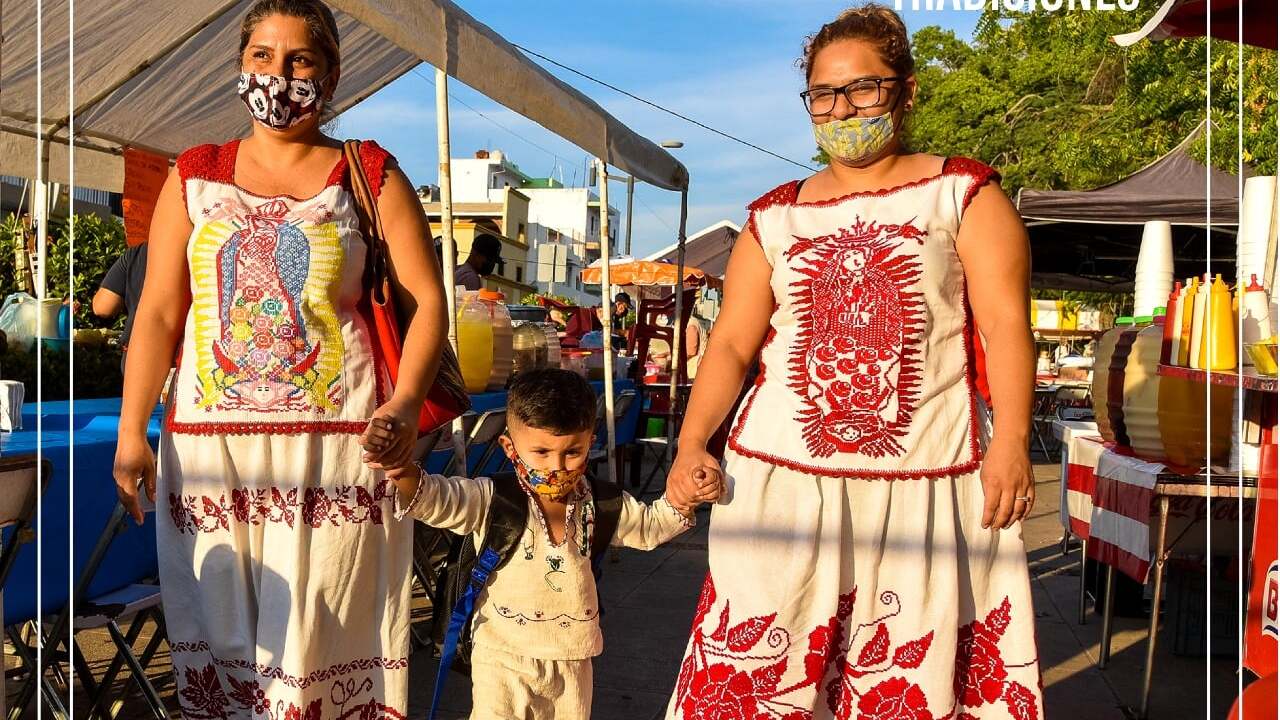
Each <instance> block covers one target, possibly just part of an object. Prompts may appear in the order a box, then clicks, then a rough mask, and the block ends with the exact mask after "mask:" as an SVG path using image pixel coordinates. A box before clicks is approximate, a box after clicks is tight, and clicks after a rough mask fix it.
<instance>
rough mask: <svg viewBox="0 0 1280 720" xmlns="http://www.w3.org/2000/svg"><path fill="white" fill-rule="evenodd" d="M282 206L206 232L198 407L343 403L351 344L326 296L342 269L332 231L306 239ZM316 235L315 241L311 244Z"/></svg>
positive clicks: (196, 255) (197, 301)
mask: <svg viewBox="0 0 1280 720" xmlns="http://www.w3.org/2000/svg"><path fill="white" fill-rule="evenodd" d="M287 213H288V207H287V206H286V205H285V203H284V202H283V201H282V200H280V199H275V200H271V201H269V202H266V203H263V204H261V205H259V206H257V207H256V208H254V209H252V210H250V211H248V212H247V213H245V214H244V215H243V216H242V217H232V218H229V221H228V222H213V223H209V224H208V225H205V226H204V232H202V233H200V236H199V237H198V238H197V239H196V241H195V243H194V246H193V250H192V258H191V259H192V263H191V267H192V272H193V275H194V276H195V280H196V286H197V287H198V288H200V290H201V291H202V292H199V293H198V296H197V297H194V298H193V304H194V305H195V306H196V307H197V308H198V309H199V310H200V311H201V319H202V320H203V319H204V318H207V317H209V316H215V317H216V318H217V321H216V323H208V322H201V323H200V324H199V325H198V326H197V330H196V353H197V382H198V385H199V387H198V389H197V398H198V402H197V405H198V407H200V408H203V409H205V410H234V411H244V412H281V411H292V412H312V413H317V414H320V413H325V412H331V411H334V410H336V409H337V408H338V406H339V405H341V403H342V400H343V398H342V385H341V383H340V382H339V380H340V379H341V371H342V357H343V344H342V333H341V332H340V330H339V327H338V319H337V317H336V315H335V314H334V311H333V307H332V303H331V302H330V301H329V298H328V293H327V291H326V289H327V288H328V287H329V286H330V284H331V281H332V280H333V278H334V277H336V275H337V273H338V271H339V269H340V268H341V267H342V264H343V250H342V245H341V243H340V242H339V241H338V233H337V231H336V228H334V227H333V225H332V224H328V225H317V226H312V227H309V228H307V230H309V231H310V232H309V233H308V232H304V230H303V228H301V227H300V224H299V222H298V221H297V220H296V219H295V220H292V221H291V219H289V218H287V217H286V215H287ZM308 235H310V237H308Z"/></svg>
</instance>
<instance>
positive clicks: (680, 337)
mask: <svg viewBox="0 0 1280 720" xmlns="http://www.w3.org/2000/svg"><path fill="white" fill-rule="evenodd" d="M688 219H689V190H688V188H685V189H684V190H681V191H680V229H679V231H678V232H679V234H678V235H677V236H676V283H675V292H676V316H675V317H674V318H672V319H671V327H672V331H671V387H670V388H669V389H668V396H667V402H668V403H669V404H668V405H667V410H668V412H670V413H671V416H670V418H669V419H668V420H667V457H666V461H667V469H668V470H669V469H670V468H671V459H672V453H673V452H674V451H675V446H676V442H675V440H676V409H677V408H676V398H677V397H678V390H677V388H678V387H679V383H680V380H681V378H680V368H681V367H686V366H685V363H684V361H683V358H684V355H683V353H684V333H685V327H684V322H683V319H684V246H685V224H686V223H687V222H688Z"/></svg>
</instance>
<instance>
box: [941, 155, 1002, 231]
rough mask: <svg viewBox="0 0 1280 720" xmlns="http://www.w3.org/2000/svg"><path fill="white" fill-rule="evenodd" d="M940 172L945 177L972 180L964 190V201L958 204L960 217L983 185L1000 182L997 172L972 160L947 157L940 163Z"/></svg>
mask: <svg viewBox="0 0 1280 720" xmlns="http://www.w3.org/2000/svg"><path fill="white" fill-rule="evenodd" d="M942 172H943V173H945V174H947V175H967V176H969V177H970V178H971V179H972V182H971V183H970V184H969V187H968V189H966V190H965V193H964V200H963V201H962V202H961V203H960V214H961V215H962V216H963V215H964V211H965V210H967V209H968V208H969V203H970V202H972V201H973V197H974V196H975V195H977V194H978V191H979V190H981V189H982V186H983V185H986V184H987V183H988V182H989V181H992V180H994V181H995V182H997V183H998V182H1000V173H999V171H997V170H996V169H995V168H993V167H991V166H990V165H987V164H985V163H982V162H979V161H977V160H974V159H973V158H967V157H949V158H947V159H946V161H945V162H943V163H942Z"/></svg>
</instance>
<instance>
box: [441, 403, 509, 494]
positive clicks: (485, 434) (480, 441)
mask: <svg viewBox="0 0 1280 720" xmlns="http://www.w3.org/2000/svg"><path fill="white" fill-rule="evenodd" d="M506 430H507V409H506V408H505V407H504V408H498V409H496V410H486V411H485V412H483V413H480V415H479V416H478V418H477V419H476V421H475V423H474V424H473V425H472V426H471V429H470V431H469V432H468V433H467V435H466V437H467V443H466V452H465V453H464V454H465V457H466V460H467V462H466V467H464V468H462V473H461V474H463V475H466V476H467V477H470V476H472V474H474V473H478V472H480V471H481V470H483V469H484V467H485V466H486V465H488V464H489V461H490V460H491V459H492V458H493V454H494V452H495V450H496V448H497V447H498V438H499V437H500V436H501V435H502V433H504V432H506ZM477 448H484V452H483V454H482V455H481V456H480V460H479V461H478V462H472V460H471V454H472V452H473V451H475V450H476V449H477ZM457 470H458V458H457V456H456V455H455V456H453V457H450V458H449V462H448V464H447V465H445V467H444V471H443V474H444V475H456V474H458V473H457Z"/></svg>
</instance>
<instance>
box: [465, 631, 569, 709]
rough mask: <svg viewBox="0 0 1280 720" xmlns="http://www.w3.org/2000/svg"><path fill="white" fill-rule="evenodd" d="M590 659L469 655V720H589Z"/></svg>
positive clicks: (485, 651)
mask: <svg viewBox="0 0 1280 720" xmlns="http://www.w3.org/2000/svg"><path fill="white" fill-rule="evenodd" d="M591 678H592V675H591V659H590V658H587V659H586V660H542V659H539V658H530V657H521V656H519V655H511V654H509V653H504V652H501V651H498V650H490V649H487V648H483V647H477V648H473V649H472V651H471V720H508V719H511V720H544V719H545V720H552V719H553V718H554V720H588V718H590V717H591Z"/></svg>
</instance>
